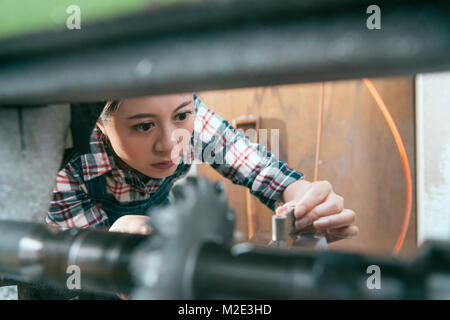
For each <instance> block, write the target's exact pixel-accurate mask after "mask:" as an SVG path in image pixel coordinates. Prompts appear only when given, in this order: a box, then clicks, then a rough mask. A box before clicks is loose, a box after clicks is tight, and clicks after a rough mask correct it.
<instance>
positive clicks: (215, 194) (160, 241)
mask: <svg viewBox="0 0 450 320" xmlns="http://www.w3.org/2000/svg"><path fill="white" fill-rule="evenodd" d="M187 179H188V180H187V183H186V184H185V185H184V186H182V187H181V186H177V187H178V188H177V190H175V191H174V193H175V194H177V195H178V197H179V198H181V199H182V200H181V201H178V202H177V203H175V204H174V205H172V206H170V207H165V208H164V207H162V208H160V209H156V210H155V211H153V212H152V218H151V219H150V225H151V227H152V228H153V230H154V232H153V234H152V236H151V237H150V238H149V239H148V241H146V242H144V243H142V245H141V246H140V247H139V250H137V252H136V254H135V255H134V256H133V265H132V268H133V274H134V277H135V281H136V283H140V286H139V287H138V288H137V289H136V290H135V291H134V292H133V295H132V298H133V299H193V298H195V296H194V282H193V279H194V277H193V273H194V271H195V269H196V268H197V266H196V261H197V255H198V254H199V250H200V248H201V247H202V245H203V244H204V243H216V244H217V245H220V246H226V245H228V246H229V245H230V244H231V242H232V240H233V230H234V225H235V216H234V213H233V212H232V211H231V209H230V208H229V207H228V203H227V197H226V194H225V192H223V185H222V184H219V183H215V184H212V183H210V182H208V181H207V180H204V179H196V178H192V177H188V178H187Z"/></svg>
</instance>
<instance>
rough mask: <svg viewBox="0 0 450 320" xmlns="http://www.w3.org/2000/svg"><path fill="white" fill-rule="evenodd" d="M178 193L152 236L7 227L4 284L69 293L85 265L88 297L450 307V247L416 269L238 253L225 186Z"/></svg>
mask: <svg viewBox="0 0 450 320" xmlns="http://www.w3.org/2000/svg"><path fill="white" fill-rule="evenodd" d="M174 193H175V199H176V200H175V202H174V203H173V204H171V205H168V206H162V207H159V208H157V209H152V210H151V211H149V213H148V215H149V216H150V223H151V226H152V229H153V231H152V234H151V235H149V236H142V235H133V234H122V233H113V232H107V231H105V230H96V229H91V230H89V229H71V230H67V231H62V232H61V231H57V230H55V229H54V228H52V227H49V226H47V225H39V224H33V223H29V222H17V221H0V275H2V277H3V278H4V280H16V281H20V282H22V283H38V284H46V285H47V284H51V285H53V286H55V287H56V286H58V287H64V286H66V283H67V278H68V276H69V275H68V274H67V267H68V266H70V265H76V266H78V267H79V268H80V271H81V290H82V291H84V292H99V293H115V292H121V293H127V294H129V297H130V299H225V298H226V299H311V298H316V299H449V298H450V243H448V242H429V243H428V244H427V245H426V246H424V247H423V248H422V251H421V253H420V254H419V255H417V256H416V257H414V258H412V259H408V260H406V259H399V258H393V257H377V256H368V255H361V254H355V253H344V252H332V251H318V250H315V251H313V250H280V249H279V248H271V247H265V246H253V245H251V244H248V243H244V244H238V245H235V246H233V245H232V240H233V230H234V224H235V221H234V219H235V218H234V214H233V212H232V211H231V210H230V208H229V207H228V204H227V201H226V195H225V192H223V186H222V185H221V184H216V183H211V182H208V181H206V180H202V179H199V180H197V179H194V178H189V179H188V180H187V183H186V184H185V185H182V186H177V189H176V190H175V192H174ZM277 237H278V235H277ZM377 270H378V275H377V274H374V273H373V272H375V271H377ZM373 277H375V278H376V277H378V280H376V281H375V282H373V281H372V280H371V279H372V278H373ZM0 280H1V279H0Z"/></svg>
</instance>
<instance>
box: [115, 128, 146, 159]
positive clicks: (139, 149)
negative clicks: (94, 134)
mask: <svg viewBox="0 0 450 320" xmlns="http://www.w3.org/2000/svg"><path fill="white" fill-rule="evenodd" d="M147 140H148V139H143V138H142V137H139V136H138V135H121V136H116V137H115V143H113V141H111V144H112V145H113V148H114V151H115V152H116V154H117V155H118V156H119V157H120V158H121V159H122V160H124V161H126V162H127V163H128V164H130V165H132V164H133V163H140V162H142V161H146V160H147V161H148V156H149V152H148V150H149V148H145V147H143V146H146V145H148V143H149V142H148V141H147Z"/></svg>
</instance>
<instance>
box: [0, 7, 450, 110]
mask: <svg viewBox="0 0 450 320" xmlns="http://www.w3.org/2000/svg"><path fill="white" fill-rule="evenodd" d="M208 2H209V3H208ZM224 3H225V4H224ZM371 4H372V3H371V2H370V1H339V2H337V1H307V2H302V1H288V0H285V1H276V2H274V1H270V0H260V1H257V5H256V2H255V1H247V0H239V1H214V2H210V1H201V2H199V3H196V4H186V5H184V6H182V7H177V6H174V7H173V8H166V9H164V10H161V11H158V10H154V11H151V12H148V13H146V14H145V15H139V16H135V17H129V18H128V19H124V20H120V21H111V22H109V23H107V22H105V23H103V24H101V25H100V26H99V27H98V28H96V25H93V26H92V27H91V28H90V27H89V26H85V27H83V29H81V30H78V31H76V35H75V34H74V33H73V31H72V33H70V32H71V31H69V30H66V31H62V32H61V33H51V34H46V35H36V37H38V38H37V39H38V40H39V41H37V40H36V38H33V37H29V38H27V39H26V40H27V41H24V39H20V38H17V39H10V40H8V41H7V42H6V43H2V42H0V105H14V104H33V103H36V101H39V103H55V102H77V101H82V102H87V101H100V100H105V99H112V98H126V97H134V96H141V95H153V94H167V93H179V92H190V91H202V90H214V89H227V88H242V87H252V86H265V85H277V84H287V83H302V82H313V81H330V80H338V79H353V78H360V77H381V76H395V75H412V74H415V73H421V72H433V71H444V70H449V69H450V58H449V55H448V52H449V51H450V17H449V15H450V3H449V2H448V1H432V2H430V1H425V0H421V1H419V0H416V1H403V0H399V1H391V0H386V1H379V2H378V3H377V5H378V6H379V7H380V10H381V29H379V30H377V29H375V30H370V29H369V28H368V27H367V25H366V21H367V19H368V18H369V14H368V13H367V8H368V7H369V6H370V5H371ZM224 8H226V10H221V9H224ZM183 10H184V13H183ZM189 12H190V13H191V14H189ZM183 14H184V15H183ZM182 15H183V17H182V18H180V19H178V17H180V16H182ZM133 19H135V20H133ZM114 30H120V32H117V33H115V32H113V31H114ZM72 34H73V36H72ZM69 35H70V36H69ZM103 35H105V37H104V38H103ZM53 41H54V43H53ZM71 41H73V43H71ZM2 44H3V46H2ZM38 44H42V47H40V46H39V45H38ZM1 48H3V49H1ZM43 75H45V78H43Z"/></svg>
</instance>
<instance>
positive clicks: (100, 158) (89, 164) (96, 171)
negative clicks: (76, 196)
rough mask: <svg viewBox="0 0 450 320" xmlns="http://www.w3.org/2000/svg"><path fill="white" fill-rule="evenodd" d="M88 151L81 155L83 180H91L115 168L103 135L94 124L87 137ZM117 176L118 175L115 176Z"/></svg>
mask: <svg viewBox="0 0 450 320" xmlns="http://www.w3.org/2000/svg"><path fill="white" fill-rule="evenodd" d="M89 146H90V151H91V152H90V153H88V154H84V155H82V156H81V162H82V165H83V178H84V180H85V181H86V180H91V179H94V178H96V177H99V176H101V175H104V174H105V173H107V172H110V171H116V170H113V169H114V168H117V167H116V165H115V163H114V158H113V156H112V154H111V153H110V152H108V150H107V146H106V144H105V143H104V140H103V135H102V132H101V130H100V128H99V127H98V126H97V125H96V126H95V128H94V130H93V131H92V133H91V136H90V138H89ZM114 173H115V174H119V175H121V174H120V172H113V174H114ZM117 178H119V177H117Z"/></svg>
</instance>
